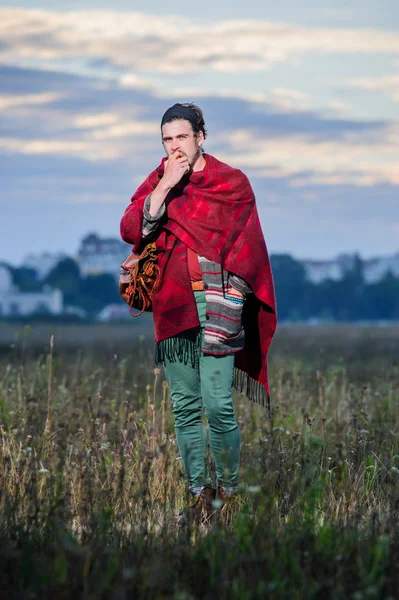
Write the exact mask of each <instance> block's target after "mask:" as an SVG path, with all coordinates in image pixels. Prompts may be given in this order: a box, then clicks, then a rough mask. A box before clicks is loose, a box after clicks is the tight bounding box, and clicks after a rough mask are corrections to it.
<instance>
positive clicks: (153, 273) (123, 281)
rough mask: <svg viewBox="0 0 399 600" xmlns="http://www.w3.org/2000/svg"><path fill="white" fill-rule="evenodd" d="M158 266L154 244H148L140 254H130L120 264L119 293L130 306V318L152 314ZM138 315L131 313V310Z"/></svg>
mask: <svg viewBox="0 0 399 600" xmlns="http://www.w3.org/2000/svg"><path fill="white" fill-rule="evenodd" d="M159 279H160V275H159V265H158V256H157V249H156V243H155V242H150V243H148V244H146V245H145V246H144V249H143V251H142V252H132V253H131V254H129V256H128V257H127V258H126V260H125V261H124V262H123V263H122V264H121V268H120V273H119V293H120V295H121V296H122V298H123V299H124V300H125V302H127V303H128V304H129V306H130V314H131V315H132V317H139V316H140V315H142V314H143V312H144V311H147V312H152V295H153V293H154V291H155V290H156V288H157V286H158V284H159ZM134 308H136V309H137V310H139V311H140V312H139V313H136V314H135V313H133V309H134Z"/></svg>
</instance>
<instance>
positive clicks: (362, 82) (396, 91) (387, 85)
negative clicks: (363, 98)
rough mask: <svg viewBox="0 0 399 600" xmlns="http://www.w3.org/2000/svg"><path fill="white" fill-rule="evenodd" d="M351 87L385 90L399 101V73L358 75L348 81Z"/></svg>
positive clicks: (376, 90)
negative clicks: (376, 75)
mask: <svg viewBox="0 0 399 600" xmlns="http://www.w3.org/2000/svg"><path fill="white" fill-rule="evenodd" d="M348 83H349V85H350V86H351V87H355V88H358V89H361V90H367V91H372V92H383V93H385V94H388V95H389V96H391V97H392V98H393V99H394V100H395V101H396V102H399V75H385V76H383V77H357V78H355V79H354V80H353V81H350V82H348Z"/></svg>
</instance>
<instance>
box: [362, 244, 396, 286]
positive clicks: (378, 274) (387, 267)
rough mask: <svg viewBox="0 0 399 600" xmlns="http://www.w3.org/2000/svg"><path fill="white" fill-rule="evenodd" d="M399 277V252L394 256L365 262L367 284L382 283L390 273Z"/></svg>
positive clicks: (364, 270)
mask: <svg viewBox="0 0 399 600" xmlns="http://www.w3.org/2000/svg"><path fill="white" fill-rule="evenodd" d="M389 271H390V272H391V273H392V275H394V276H395V277H399V252H398V253H397V254H394V255H393V256H383V257H381V258H370V259H369V260H365V261H364V262H363V272H364V278H365V280H366V281H367V283H376V282H377V281H380V280H381V279H382V278H383V277H384V276H385V275H386V274H387V273H388V272H389Z"/></svg>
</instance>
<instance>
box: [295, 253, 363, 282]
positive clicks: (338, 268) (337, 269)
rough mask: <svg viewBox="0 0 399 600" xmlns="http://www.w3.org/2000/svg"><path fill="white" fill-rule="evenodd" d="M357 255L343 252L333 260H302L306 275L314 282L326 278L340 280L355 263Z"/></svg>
mask: <svg viewBox="0 0 399 600" xmlns="http://www.w3.org/2000/svg"><path fill="white" fill-rule="evenodd" d="M355 259H356V255H354V254H341V255H340V256H338V257H337V258H335V259H333V260H302V261H300V262H301V263H302V265H303V266H304V268H305V273H306V277H307V279H308V280H309V281H311V282H312V283H320V282H321V281H325V280H326V279H332V280H333V281H339V280H340V279H342V277H343V276H344V275H345V273H347V272H348V271H349V270H350V269H352V268H353V266H354V264H355Z"/></svg>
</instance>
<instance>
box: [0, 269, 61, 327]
mask: <svg viewBox="0 0 399 600" xmlns="http://www.w3.org/2000/svg"><path fill="white" fill-rule="evenodd" d="M62 309H63V295H62V292H61V290H57V289H56V290H53V289H52V288H50V287H49V286H45V287H44V289H43V291H41V292H20V291H19V290H18V288H17V287H16V286H15V285H13V283H12V277H11V273H10V271H9V269H7V267H5V266H2V265H0V316H1V317H16V316H21V317H25V316H28V315H32V314H35V313H36V314H38V313H39V314H43V313H44V314H52V315H60V314H61V313H62Z"/></svg>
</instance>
